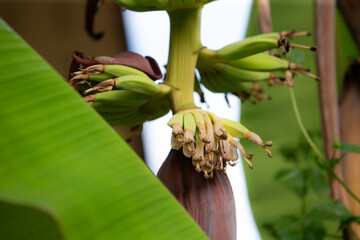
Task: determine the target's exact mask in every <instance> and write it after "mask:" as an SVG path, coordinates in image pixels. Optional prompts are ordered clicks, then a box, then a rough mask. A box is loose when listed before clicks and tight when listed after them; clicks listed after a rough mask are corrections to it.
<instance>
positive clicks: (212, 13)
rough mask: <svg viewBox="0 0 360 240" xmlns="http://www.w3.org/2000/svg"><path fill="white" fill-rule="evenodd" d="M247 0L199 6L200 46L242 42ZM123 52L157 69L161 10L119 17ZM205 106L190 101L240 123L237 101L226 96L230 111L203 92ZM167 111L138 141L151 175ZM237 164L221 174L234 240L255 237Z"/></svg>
mask: <svg viewBox="0 0 360 240" xmlns="http://www.w3.org/2000/svg"><path fill="white" fill-rule="evenodd" d="M250 7H251V0H242V1H239V0H226V1H225V0H218V1H214V2H212V3H209V4H207V5H205V7H204V9H203V12H202V18H201V35H200V38H201V42H202V44H203V46H206V47H208V48H210V49H219V48H221V47H223V46H225V45H227V44H230V43H232V42H235V41H239V40H241V39H243V38H244V36H245V33H246V26H247V23H248V18H249V12H250ZM123 18H124V25H125V32H126V37H127V44H128V49H129V50H130V51H134V52H137V53H139V54H141V55H143V56H151V57H153V58H154V59H155V60H156V61H157V62H158V63H159V65H160V67H161V68H162V71H163V72H165V69H164V68H163V66H164V65H166V63H167V58H168V47H169V33H170V29H169V27H170V24H169V18H168V15H167V13H166V12H165V11H154V12H145V13H138V12H133V11H129V10H126V11H125V12H124V13H123ZM203 91H204V93H205V98H206V100H207V104H201V103H200V99H199V97H198V95H197V94H195V95H194V98H195V103H196V105H197V106H199V107H202V108H203V109H206V110H209V111H212V112H214V113H215V114H216V115H217V116H221V117H222V118H228V119H232V120H235V121H240V108H241V106H240V101H239V99H238V98H237V97H235V96H229V102H230V107H229V106H228V104H227V103H226V102H225V99H224V94H215V93H211V92H209V91H207V90H206V89H204V88H203ZM170 118H171V113H168V114H167V115H165V116H164V117H162V118H160V119H157V120H154V121H150V122H146V123H145V124H144V130H143V134H142V138H143V141H144V143H146V142H154V141H156V145H155V144H144V152H145V159H146V162H147V165H148V166H149V168H150V169H151V171H153V173H154V174H156V173H157V171H158V170H159V168H160V166H161V164H162V163H163V161H164V160H165V159H166V157H167V155H168V153H169V151H170V148H171V146H170V136H171V128H170V127H168V126H167V124H166V123H167V121H168V120H169V119H170ZM242 166H243V165H242V164H241V163H240V164H237V165H236V166H235V167H228V168H227V173H228V176H229V179H230V182H231V185H232V188H233V192H234V197H235V204H236V217H237V235H238V239H240V234H239V233H241V239H252V240H257V239H261V238H260V235H259V232H258V230H257V228H256V225H255V222H254V218H253V216H252V213H251V208H250V204H249V200H248V194H247V189H246V182H245V176H244V170H243V167H242Z"/></svg>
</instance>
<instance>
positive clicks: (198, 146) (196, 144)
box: [168, 108, 272, 179]
mask: <svg viewBox="0 0 360 240" xmlns="http://www.w3.org/2000/svg"><path fill="white" fill-rule="evenodd" d="M168 125H169V126H170V127H171V128H172V135H171V147H172V148H173V149H176V150H180V149H181V148H182V152H183V154H184V155H185V156H186V157H188V158H191V160H192V164H193V166H194V167H195V170H196V171H197V172H203V173H204V177H205V178H206V179H208V178H211V177H212V176H213V171H214V170H219V171H222V172H226V166H227V164H229V165H231V166H234V165H235V164H236V163H237V160H238V158H239V155H238V151H237V150H238V149H239V150H240V153H241V156H242V158H243V159H244V160H245V161H246V162H247V163H248V164H249V167H250V168H253V165H252V164H251V163H250V161H249V160H250V159H251V158H252V156H253V154H251V153H249V154H248V155H247V154H246V152H245V149H244V147H243V146H242V145H241V144H240V143H239V142H238V141H236V140H235V139H234V137H235V138H241V139H248V140H250V141H252V142H253V143H255V144H258V145H260V146H261V147H262V148H264V149H265V150H266V151H267V153H268V156H269V157H272V154H271V152H270V150H268V149H267V147H270V146H271V145H272V142H266V143H264V142H263V141H262V140H261V138H260V137H259V136H258V135H257V134H255V133H253V132H251V131H249V130H248V129H247V128H246V127H244V126H243V125H242V124H240V123H238V122H234V121H231V120H227V119H221V118H218V117H217V116H216V115H215V114H213V113H211V112H207V111H202V110H200V109H197V108H196V109H186V110H182V111H179V112H177V113H176V114H174V115H173V116H172V118H171V119H170V120H169V122H168Z"/></svg>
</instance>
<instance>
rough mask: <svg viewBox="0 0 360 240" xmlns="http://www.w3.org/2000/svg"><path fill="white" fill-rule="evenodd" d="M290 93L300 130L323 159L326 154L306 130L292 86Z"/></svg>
mask: <svg viewBox="0 0 360 240" xmlns="http://www.w3.org/2000/svg"><path fill="white" fill-rule="evenodd" d="M289 93H290V98H291V103H292V107H293V109H294V113H295V117H296V120H297V122H298V125H299V127H300V130H301V132H302V134H303V135H304V137H305V139H306V141H307V142H308V143H309V145H310V146H311V148H312V149H313V150H314V152H315V153H316V154H317V155H318V156H319V157H320V158H322V159H325V157H324V155H323V154H322V153H321V152H320V150H319V149H318V148H317V146H316V145H315V143H314V142H313V141H312V139H311V138H310V136H309V134H308V132H307V131H306V129H305V127H304V124H303V122H302V120H301V117H300V112H299V108H298V106H297V103H296V99H295V94H294V90H293V89H292V88H290V87H289Z"/></svg>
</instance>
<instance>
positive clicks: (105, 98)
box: [84, 90, 149, 107]
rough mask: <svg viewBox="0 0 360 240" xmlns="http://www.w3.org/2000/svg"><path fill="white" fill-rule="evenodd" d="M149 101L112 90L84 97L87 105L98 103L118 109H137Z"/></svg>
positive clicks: (143, 97)
mask: <svg viewBox="0 0 360 240" xmlns="http://www.w3.org/2000/svg"><path fill="white" fill-rule="evenodd" d="M148 99H149V97H148V96H146V95H143V94H140V93H135V92H131V91H128V90H113V91H108V92H101V93H96V94H92V95H88V96H86V97H84V100H85V101H87V102H88V103H93V102H99V103H105V104H108V105H112V106H119V107H126V106H127V107H138V106H140V105H142V104H144V103H145V102H146V101H147V100H148Z"/></svg>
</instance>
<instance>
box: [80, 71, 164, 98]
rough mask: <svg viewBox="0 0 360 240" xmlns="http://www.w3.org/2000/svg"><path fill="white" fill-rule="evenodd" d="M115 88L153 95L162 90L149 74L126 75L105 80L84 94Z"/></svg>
mask: <svg viewBox="0 0 360 240" xmlns="http://www.w3.org/2000/svg"><path fill="white" fill-rule="evenodd" d="M113 88H116V89H124V90H129V91H133V92H136V93H141V94H144V95H148V96H153V95H155V94H158V93H159V92H160V87H159V86H158V85H157V84H155V83H154V81H152V80H151V79H150V78H149V77H148V76H139V75H126V76H123V77H118V78H114V79H109V80H105V81H103V82H101V83H99V84H98V85H96V86H94V87H92V88H90V89H88V90H86V91H85V92H84V94H87V93H89V92H92V91H100V92H103V91H110V90H112V89H113Z"/></svg>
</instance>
